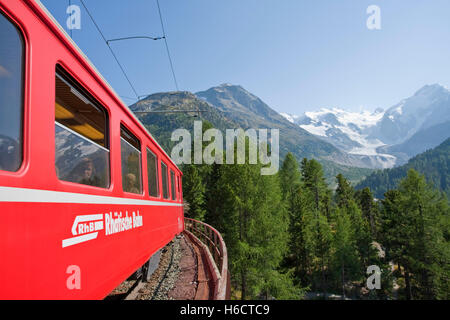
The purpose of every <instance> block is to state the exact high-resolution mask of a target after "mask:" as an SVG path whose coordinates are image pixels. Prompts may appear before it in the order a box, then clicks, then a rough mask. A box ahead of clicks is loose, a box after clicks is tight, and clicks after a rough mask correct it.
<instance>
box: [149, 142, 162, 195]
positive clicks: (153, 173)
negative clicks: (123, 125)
mask: <svg viewBox="0 0 450 320" xmlns="http://www.w3.org/2000/svg"><path fill="white" fill-rule="evenodd" d="M157 161H158V159H157V158H156V155H155V154H154V153H153V152H151V151H150V150H149V149H147V171H148V190H149V194H150V195H151V196H152V197H159V188H158V182H159V179H158V162H157Z"/></svg>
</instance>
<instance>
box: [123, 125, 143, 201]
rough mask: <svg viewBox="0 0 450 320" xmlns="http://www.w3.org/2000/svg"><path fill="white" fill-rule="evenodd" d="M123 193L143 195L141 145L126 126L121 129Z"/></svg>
mask: <svg viewBox="0 0 450 320" xmlns="http://www.w3.org/2000/svg"><path fill="white" fill-rule="evenodd" d="M120 147H121V149H122V153H121V154H122V156H121V159H122V185H123V191H125V192H131V193H136V194H142V182H141V143H140V141H139V140H138V139H137V138H136V137H135V136H134V135H133V134H132V133H131V132H130V131H128V130H127V129H126V128H125V127H124V126H121V127H120Z"/></svg>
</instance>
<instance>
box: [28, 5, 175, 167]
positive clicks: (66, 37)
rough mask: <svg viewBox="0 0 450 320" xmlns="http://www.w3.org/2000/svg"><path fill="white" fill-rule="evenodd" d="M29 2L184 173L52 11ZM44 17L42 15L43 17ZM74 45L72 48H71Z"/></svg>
mask: <svg viewBox="0 0 450 320" xmlns="http://www.w3.org/2000/svg"><path fill="white" fill-rule="evenodd" d="M27 2H29V3H31V4H36V5H37V7H38V8H39V9H41V10H42V12H41V13H43V17H44V18H48V19H49V20H50V21H49V22H50V23H52V24H53V27H56V30H55V28H54V30H52V31H59V32H60V34H59V35H58V36H59V38H60V39H61V40H63V42H64V41H65V42H64V44H65V45H66V46H67V47H68V48H69V49H72V51H74V53H76V54H79V55H80V56H81V57H82V58H83V59H84V62H85V63H86V64H87V66H88V67H89V68H91V69H92V70H91V71H93V72H94V74H95V75H96V76H97V77H98V78H99V80H100V81H101V84H102V85H103V86H104V87H105V89H106V90H105V91H107V92H108V94H110V95H111V97H112V98H113V99H114V100H116V102H117V103H118V105H120V106H121V107H122V109H124V111H125V112H126V113H127V114H128V115H129V116H130V117H131V118H132V119H133V120H134V121H135V122H136V123H137V125H138V126H139V127H140V128H141V130H142V131H143V132H145V133H146V134H147V135H148V138H150V139H151V140H152V141H153V142H154V143H155V144H156V145H157V146H158V148H159V150H160V151H161V152H162V153H163V154H164V155H165V156H166V157H167V159H168V160H169V161H170V162H171V163H172V165H174V166H175V167H176V168H177V169H178V170H179V171H180V174H183V173H182V172H181V170H180V168H178V166H177V165H176V164H175V163H174V162H173V160H172V159H171V158H170V156H169V155H168V154H167V153H166V152H165V151H164V149H163V148H162V147H161V146H160V145H159V143H158V141H156V139H155V138H154V137H153V136H152V134H151V133H150V132H149V131H148V130H147V129H146V128H145V126H144V124H143V123H142V122H141V121H140V120H139V119H138V118H137V117H136V115H135V114H134V113H133V112H132V111H131V109H130V108H129V107H128V106H127V105H126V103H125V102H124V101H123V100H122V99H121V98H120V96H119V95H118V94H117V92H116V91H115V90H114V88H113V87H112V86H111V85H110V84H109V82H108V81H107V80H106V79H105V78H104V77H103V75H102V74H101V73H100V71H98V69H97V68H96V67H95V65H94V64H93V62H92V61H91V60H90V59H89V58H88V57H87V55H86V54H85V53H84V52H83V51H82V50H81V49H80V47H78V45H77V44H76V43H75V42H74V41H73V39H72V38H71V37H70V36H69V35H68V33H67V32H66V30H64V28H63V27H62V26H61V24H60V23H59V22H58V20H56V18H55V17H54V16H53V15H52V14H51V13H50V11H49V10H48V9H47V8H46V7H45V5H44V4H43V3H42V2H41V1H40V0H28V1H27ZM41 18H42V17H41ZM70 46H72V48H70Z"/></svg>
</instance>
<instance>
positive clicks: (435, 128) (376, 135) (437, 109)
mask: <svg viewBox="0 0 450 320" xmlns="http://www.w3.org/2000/svg"><path fill="white" fill-rule="evenodd" d="M281 115H283V116H284V117H285V118H286V119H287V120H289V121H290V122H292V123H295V124H297V125H299V126H300V127H301V128H303V129H305V130H307V131H308V132H310V133H311V134H314V135H315V136H317V137H319V138H321V139H323V140H325V141H327V142H330V143H331V144H333V145H334V146H336V147H338V148H339V149H341V150H343V151H345V152H347V153H349V154H352V155H356V156H361V157H362V158H363V159H364V161H366V162H367V163H368V165H370V166H372V167H374V168H390V167H393V166H394V165H398V164H401V163H403V162H405V161H407V160H408V158H410V157H412V156H414V155H415V154H418V153H420V152H423V151H425V150H426V149H428V148H433V147H435V146H437V145H439V144H440V143H441V142H442V141H444V140H445V139H446V138H448V136H449V134H450V128H447V126H446V125H445V123H447V122H449V121H450V91H449V90H448V89H447V88H445V87H444V86H441V85H439V84H434V85H427V86H425V87H423V88H422V89H420V90H419V91H417V92H416V93H415V94H414V95H413V96H412V97H410V98H407V99H404V100H402V101H401V102H400V103H398V104H396V105H394V106H393V107H391V108H389V109H387V110H386V111H383V109H377V110H375V111H374V112H369V111H362V112H349V111H345V110H343V109H339V108H322V109H320V110H319V111H313V112H305V113H304V114H303V115H301V116H297V115H291V114H285V113H282V114H281ZM431 133H433V134H431ZM424 135H426V136H427V139H424ZM418 139H420V144H417V143H416V140H418ZM410 140H411V141H410ZM419 145H420V146H419ZM411 146H418V147H417V148H411ZM424 148H425V149H424ZM403 149H405V150H403ZM416 149H417V150H416Z"/></svg>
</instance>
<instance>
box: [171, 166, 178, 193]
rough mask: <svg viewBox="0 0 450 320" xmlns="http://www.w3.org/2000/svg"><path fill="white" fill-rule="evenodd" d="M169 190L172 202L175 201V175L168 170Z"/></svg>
mask: <svg viewBox="0 0 450 320" xmlns="http://www.w3.org/2000/svg"><path fill="white" fill-rule="evenodd" d="M170 187H171V188H170V189H171V191H172V200H176V199H177V194H176V192H177V191H176V188H175V173H174V172H173V171H172V170H170Z"/></svg>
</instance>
